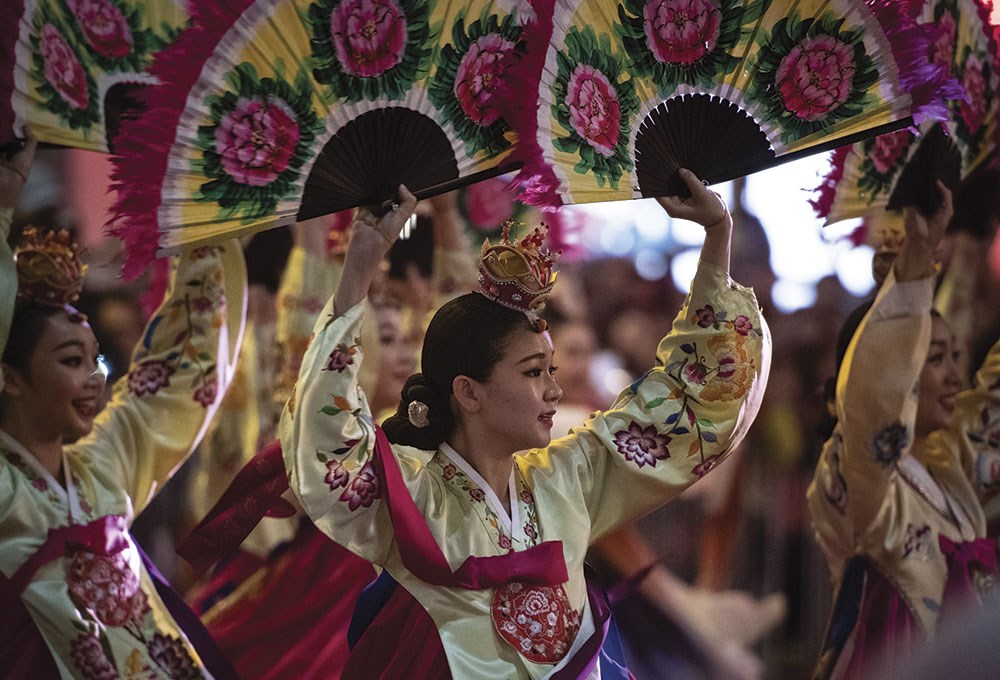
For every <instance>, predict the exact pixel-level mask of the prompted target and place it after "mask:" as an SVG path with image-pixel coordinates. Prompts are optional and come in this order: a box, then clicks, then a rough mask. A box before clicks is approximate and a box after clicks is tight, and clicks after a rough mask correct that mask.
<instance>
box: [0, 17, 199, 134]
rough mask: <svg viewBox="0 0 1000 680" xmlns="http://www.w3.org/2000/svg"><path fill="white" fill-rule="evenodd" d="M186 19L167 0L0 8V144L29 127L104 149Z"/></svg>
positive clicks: (136, 100) (135, 107) (138, 104)
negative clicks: (160, 52)
mask: <svg viewBox="0 0 1000 680" xmlns="http://www.w3.org/2000/svg"><path fill="white" fill-rule="evenodd" d="M186 21H187V13H186V12H185V11H184V8H183V6H182V4H181V3H180V2H179V1H178V2H175V1H173V0H156V1H154V0H5V1H4V2H3V3H0V146H2V145H6V144H9V143H11V142H12V141H13V140H14V138H15V136H16V135H17V134H19V132H20V129H21V126H22V125H24V124H29V125H31V128H32V130H33V131H34V133H35V135H37V137H38V138H39V139H40V140H41V141H43V142H48V143H50V144H58V145H61V146H70V147H76V148H81V149H92V150H95V151H108V150H109V147H110V140H111V139H112V138H113V137H114V135H115V134H116V132H117V131H118V128H119V125H120V123H121V121H122V119H123V118H124V117H126V116H127V115H130V113H131V112H133V111H135V110H136V109H137V107H139V106H140V103H139V101H138V99H137V97H136V94H137V91H138V90H140V89H141V88H142V86H143V85H144V84H149V83H151V82H152V81H153V79H152V78H151V77H150V76H149V74H148V70H149V67H150V66H151V65H152V63H153V56H154V54H155V53H156V52H157V51H158V50H161V49H163V48H164V47H165V46H166V45H168V44H169V43H170V42H171V41H172V40H173V39H174V38H175V37H176V35H177V33H178V32H179V31H180V29H181V27H182V26H183V25H184V23H185V22H186Z"/></svg>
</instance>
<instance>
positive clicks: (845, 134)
mask: <svg viewBox="0 0 1000 680" xmlns="http://www.w3.org/2000/svg"><path fill="white" fill-rule="evenodd" d="M552 24H553V32H552V36H551V40H550V41H549V50H548V54H547V55H546V59H545V66H544V69H543V71H542V75H541V83H540V87H539V110H538V126H537V140H538V144H539V146H540V147H541V156H542V158H543V159H544V160H545V162H547V163H548V164H549V165H550V166H551V167H552V168H553V169H554V172H555V175H556V178H557V180H558V191H559V193H560V195H561V199H562V201H564V202H568V203H581V202H590V201H605V200H612V199H627V198H636V197H641V196H657V195H664V194H678V193H686V190H685V189H684V187H683V184H682V183H681V181H680V179H679V177H678V176H677V173H676V170H677V169H678V168H679V167H688V168H690V169H692V170H693V171H694V172H695V173H696V174H698V175H699V176H700V177H703V178H705V179H707V180H708V181H709V182H718V181H723V180H727V179H731V178H733V177H737V176H740V175H744V174H747V173H750V172H754V171H756V170H759V169H762V168H764V167H768V166H770V165H775V164H776V163H778V162H783V161H787V160H791V159H793V158H796V157H799V156H802V155H806V154H809V153H816V152H819V151H822V150H826V149H830V148H833V147H834V146H839V145H842V144H844V143H847V141H853V140H854V139H858V138H861V137H864V136H868V135H872V134H875V133H876V132H877V131H879V130H888V129H898V128H899V127H901V126H904V125H906V124H908V119H909V118H910V117H911V116H912V115H915V114H918V112H919V110H920V109H921V107H922V106H923V105H924V104H926V103H927V100H926V99H922V98H921V97H916V96H911V91H913V90H914V87H915V85H916V83H917V81H918V80H919V78H920V77H924V76H926V75H927V74H926V73H925V72H920V73H919V76H918V73H917V72H916V71H918V70H919V67H920V66H921V64H920V63H919V60H915V61H914V60H910V59H909V56H910V55H911V53H913V51H914V49H917V50H923V49H925V47H926V41H924V42H923V43H921V42H920V38H919V36H916V35H915V34H914V32H913V30H912V29H913V28H914V27H915V23H914V22H913V20H912V19H910V18H908V17H907V16H906V15H905V12H904V11H903V9H902V6H901V4H900V3H897V2H892V1H888V2H887V1H885V0H874V1H873V2H870V3H868V4H866V3H864V2H861V1H860V0H803V1H801V2H798V1H792V0H786V1H781V0H624V1H622V2H617V3H616V2H597V1H589V2H581V1H580V0H555V4H554V8H553V21H552ZM914 40H916V43H918V44H915V43H914ZM923 64H926V58H925V59H924V60H923ZM932 80H934V79H933V78H932ZM931 86H932V87H931V89H932V90H933V91H934V95H933V96H932V98H933V97H936V96H938V92H937V88H936V86H935V83H934V82H932V83H931Z"/></svg>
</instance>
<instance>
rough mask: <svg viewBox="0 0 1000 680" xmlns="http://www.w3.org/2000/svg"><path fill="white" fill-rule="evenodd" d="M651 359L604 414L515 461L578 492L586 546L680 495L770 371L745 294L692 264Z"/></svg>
mask: <svg viewBox="0 0 1000 680" xmlns="http://www.w3.org/2000/svg"><path fill="white" fill-rule="evenodd" d="M656 360H657V365H656V367H655V368H653V369H651V370H650V371H649V372H648V373H646V375H644V376H643V377H642V378H640V379H639V380H637V381H636V382H635V383H634V384H633V385H631V386H630V387H629V388H627V389H626V390H624V392H623V393H622V394H621V395H620V396H619V397H618V399H617V401H616V402H615V404H614V405H613V406H612V407H611V409H610V410H608V411H605V412H603V413H599V414H597V415H596V416H595V417H593V418H592V419H591V420H589V421H588V422H587V423H586V424H585V425H583V426H582V427H579V428H575V429H574V430H573V431H572V432H571V434H570V435H569V436H568V437H565V438H562V439H559V440H556V441H555V442H553V443H552V444H551V445H550V446H549V447H548V448H547V449H544V450H541V451H535V452H531V453H530V454H528V456H526V457H525V460H526V461H527V463H528V466H529V467H534V468H535V473H544V471H546V470H551V472H552V474H554V475H559V476H565V478H564V479H562V480H561V482H560V483H565V484H566V486H567V487H568V488H573V487H576V488H579V489H580V490H581V493H582V496H583V497H582V498H580V499H576V500H577V502H579V503H580V504H581V505H580V507H586V508H587V509H588V511H589V513H590V516H591V522H592V528H591V540H596V539H597V538H598V537H599V536H600V535H602V534H604V533H606V532H608V531H610V530H612V529H614V528H615V527H617V526H620V525H622V524H625V523H627V522H629V521H631V520H633V519H635V518H636V517H638V516H640V515H642V514H644V513H646V512H648V511H649V510H651V509H653V508H655V507H657V506H658V505H662V504H663V503H665V502H666V501H668V500H669V499H670V498H672V497H674V496H676V495H678V494H680V493H681V492H682V491H683V490H684V489H685V488H686V487H688V486H689V485H691V484H692V483H694V482H695V481H697V480H698V479H699V478H700V477H702V476H704V475H705V474H707V473H708V472H709V471H710V470H711V469H712V468H714V467H715V466H716V465H718V464H719V463H720V462H721V461H722V460H723V459H724V458H725V457H726V456H727V455H728V454H729V453H730V452H731V451H732V450H733V449H734V448H735V447H736V445H737V444H738V443H739V441H740V440H741V439H742V438H743V435H744V434H745V433H746V431H747V429H748V428H749V426H750V423H751V422H752V421H753V419H754V417H755V416H756V414H757V409H758V407H759V405H760V399H761V397H762V395H763V391H764V386H765V384H766V382H767V372H768V368H769V366H770V333H769V331H768V329H767V326H766V324H765V323H764V319H763V317H762V316H761V314H760V310H759V308H758V306H757V301H756V299H755V297H754V295H753V292H752V291H750V290H749V289H747V288H743V287H742V286H739V285H738V284H735V283H733V282H732V281H731V280H730V278H729V276H728V274H726V272H725V271H724V270H722V269H719V268H718V267H716V266H714V265H711V264H708V263H705V262H702V263H701V264H700V265H699V269H698V273H697V274H696V276H695V279H694V282H693V284H692V289H691V294H690V295H689V296H688V299H687V300H686V302H685V304H684V307H683V308H682V310H681V312H680V314H679V315H678V316H677V318H676V320H675V321H674V324H673V328H672V329H671V331H670V333H669V334H668V335H667V336H666V337H664V338H663V340H662V341H661V342H660V346H659V348H658V350H657V355H656ZM574 477H575V478H577V479H578V481H576V482H573V481H572V478H574ZM623 489H628V493H627V495H623V494H622V493H620V491H621V490H623Z"/></svg>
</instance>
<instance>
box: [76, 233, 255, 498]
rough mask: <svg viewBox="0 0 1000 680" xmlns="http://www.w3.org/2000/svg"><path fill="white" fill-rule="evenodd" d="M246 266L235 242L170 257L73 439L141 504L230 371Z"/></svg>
mask: <svg viewBox="0 0 1000 680" xmlns="http://www.w3.org/2000/svg"><path fill="white" fill-rule="evenodd" d="M245 303H246V266H245V264H244V262H243V252H242V250H241V249H240V247H239V244H238V243H237V242H235V241H232V242H228V243H226V244H225V245H222V246H215V247H206V248H198V249H195V250H192V251H190V252H187V253H185V254H184V255H182V256H180V258H179V259H178V260H177V261H176V262H174V263H173V270H172V272H171V279H170V287H169V289H168V292H167V296H166V299H165V300H164V301H163V303H162V304H161V305H160V308H159V309H158V310H157V311H156V313H155V314H154V315H153V317H152V318H151V319H150V321H149V324H148V325H147V326H146V330H145V332H144V334H143V337H142V340H141V341H140V342H139V344H138V346H137V347H136V349H135V351H134V353H133V356H132V366H131V368H130V370H129V372H128V374H127V375H126V376H124V377H122V379H121V380H119V381H118V383H117V384H116V385H115V387H114V394H113V397H112V400H111V403H110V404H109V405H108V407H107V408H106V409H105V410H104V411H103V412H102V413H101V414H100V415H99V416H98V417H97V420H96V422H95V426H94V430H93V432H91V434H90V435H88V436H87V437H86V438H84V439H82V440H81V441H79V442H78V443H76V444H74V445H72V446H71V447H69V448H70V449H71V450H73V454H71V455H74V454H75V455H89V456H90V457H91V460H93V461H94V464H95V465H108V464H110V465H111V474H113V475H115V476H116V478H118V479H121V481H122V485H123V487H124V488H125V490H126V492H127V493H128V494H129V496H130V497H131V498H132V501H133V504H134V508H135V512H136V513H138V512H139V511H141V509H142V508H143V507H145V505H146V504H147V503H148V502H149V501H150V500H151V499H152V497H153V495H154V494H155V493H156V492H157V491H158V490H159V488H160V487H161V486H162V485H163V484H164V483H165V482H166V481H167V480H168V479H169V478H170V476H171V475H172V474H173V472H174V471H175V470H176V469H177V468H178V467H179V466H180V464H181V463H182V462H184V460H185V459H186V458H187V456H188V455H190V453H191V451H192V450H193V449H194V447H195V446H196V445H197V444H198V442H199V440H200V439H201V437H202V435H203V434H204V432H205V429H206V427H207V425H208V422H209V420H210V419H211V418H212V416H213V415H214V413H215V411H216V409H217V408H218V405H219V402H220V401H221V399H222V395H223V394H224V393H225V391H226V389H227V388H228V387H229V384H230V382H231V381H232V379H233V374H234V372H235V364H236V355H237V352H238V348H239V342H240V336H241V334H242V331H243V319H244V313H245Z"/></svg>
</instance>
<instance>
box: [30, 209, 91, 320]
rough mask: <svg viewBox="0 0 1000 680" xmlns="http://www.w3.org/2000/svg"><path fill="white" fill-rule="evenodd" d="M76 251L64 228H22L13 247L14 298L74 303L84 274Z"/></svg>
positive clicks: (84, 270)
mask: <svg viewBox="0 0 1000 680" xmlns="http://www.w3.org/2000/svg"><path fill="white" fill-rule="evenodd" d="M79 251H80V248H79V246H78V245H77V244H76V243H74V242H72V241H71V240H70V236H69V232H68V231H66V230H65V229H61V230H59V231H46V232H44V233H42V232H39V231H38V230H37V229H36V228H35V227H28V228H27V229H25V230H24V233H23V234H22V235H21V239H20V242H19V243H18V245H17V247H16V248H14V262H15V265H16V267H17V295H18V297H20V298H25V299H29V300H33V301H34V302H36V303H39V304H45V305H53V306H57V307H62V306H63V305H66V304H70V303H72V302H75V301H76V300H77V299H78V298H79V297H80V290H81V289H82V288H83V276H84V274H86V273H87V265H85V264H83V263H82V262H80V252H79Z"/></svg>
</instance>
